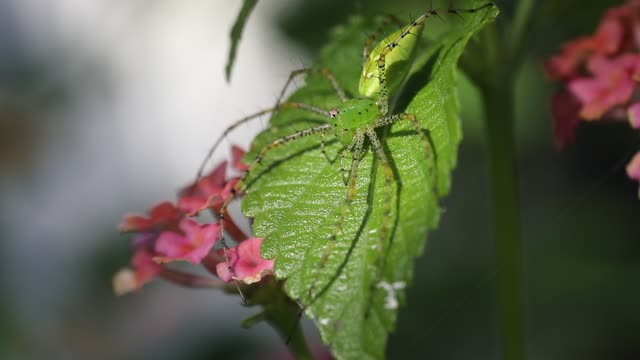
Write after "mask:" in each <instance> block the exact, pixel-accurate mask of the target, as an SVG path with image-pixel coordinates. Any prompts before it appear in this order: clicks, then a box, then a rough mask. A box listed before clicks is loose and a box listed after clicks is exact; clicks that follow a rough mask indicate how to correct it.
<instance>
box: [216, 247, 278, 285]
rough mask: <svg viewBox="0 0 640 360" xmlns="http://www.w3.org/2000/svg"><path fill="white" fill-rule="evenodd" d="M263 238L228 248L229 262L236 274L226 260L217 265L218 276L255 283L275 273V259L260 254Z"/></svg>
mask: <svg viewBox="0 0 640 360" xmlns="http://www.w3.org/2000/svg"><path fill="white" fill-rule="evenodd" d="M262 240H263V239H262V238H251V239H247V240H245V241H243V242H241V243H240V244H238V246H236V247H235V248H231V249H229V250H227V256H228V258H229V264H231V267H232V268H233V272H234V274H231V273H230V272H229V269H228V268H227V263H226V261H222V262H220V263H218V265H217V266H216V271H217V273H218V276H219V277H220V278H221V279H222V280H224V281H226V282H229V281H231V280H232V279H235V280H240V281H242V282H244V283H245V284H253V283H256V282H258V281H260V280H262V277H264V276H267V275H271V274H273V264H274V262H275V260H266V259H264V258H263V257H262V255H260V245H261V244H262ZM220 251H222V250H220Z"/></svg>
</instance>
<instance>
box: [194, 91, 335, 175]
mask: <svg viewBox="0 0 640 360" xmlns="http://www.w3.org/2000/svg"><path fill="white" fill-rule="evenodd" d="M281 109H301V110H307V111H310V112H313V113H316V114H320V115H323V116H328V112H327V111H325V110H322V109H320V108H317V107H314V106H311V105H307V104H304V103H298V102H284V103H281V104H279V105H278V106H275V107H272V108H269V109H265V110H261V111H258V112H257V113H254V114H251V115H249V116H246V117H243V118H242V119H240V120H238V121H236V122H234V123H233V124H231V125H230V126H229V127H228V128H226V129H225V130H224V131H223V132H222V135H220V136H219V137H218V139H217V140H216V142H215V143H213V146H212V147H211V148H210V149H209V151H208V152H207V155H206V156H205V157H204V160H203V161H202V163H201V164H200V167H199V168H198V172H197V173H196V180H195V182H198V180H200V178H201V177H202V173H203V172H204V169H205V167H206V166H207V163H208V162H209V160H210V159H211V156H213V154H214V153H215V151H216V150H217V149H218V146H220V144H221V143H222V140H224V139H225V138H226V137H227V135H229V133H230V132H231V131H233V130H234V129H235V128H237V127H238V126H240V125H242V124H245V123H247V122H249V121H251V120H254V119H257V118H259V117H260V116H263V115H266V114H270V113H275V112H277V111H279V110H281Z"/></svg>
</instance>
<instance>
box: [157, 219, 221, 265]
mask: <svg viewBox="0 0 640 360" xmlns="http://www.w3.org/2000/svg"><path fill="white" fill-rule="evenodd" d="M180 230H181V232H180V233H177V232H174V231H164V232H162V233H161V234H160V235H159V236H158V239H157V240H156V242H155V252H156V253H157V254H159V256H155V257H154V258H153V260H154V261H156V262H159V263H166V262H171V261H175V260H184V261H188V262H190V263H193V264H199V263H200V262H201V261H202V259H204V258H205V257H206V256H207V255H208V254H209V252H210V251H211V249H212V248H213V246H214V245H215V244H216V242H217V241H218V238H219V237H218V236H219V231H220V225H219V224H218V223H215V224H205V225H200V224H198V223H196V222H195V221H193V220H191V219H182V221H180Z"/></svg>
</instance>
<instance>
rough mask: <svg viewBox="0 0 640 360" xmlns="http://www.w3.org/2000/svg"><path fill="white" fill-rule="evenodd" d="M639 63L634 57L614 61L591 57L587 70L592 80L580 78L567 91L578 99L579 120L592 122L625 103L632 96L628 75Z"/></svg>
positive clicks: (627, 56) (569, 85) (632, 86)
mask: <svg viewBox="0 0 640 360" xmlns="http://www.w3.org/2000/svg"><path fill="white" fill-rule="evenodd" d="M638 63H640V62H639V58H638V56H635V55H622V56H620V57H617V58H614V59H611V60H609V59H607V58H604V57H602V56H594V57H592V58H591V59H590V60H589V63H588V69H589V70H590V71H591V73H592V74H593V77H580V78H576V79H573V80H571V81H570V82H569V84H568V88H569V90H570V91H571V92H572V93H573V94H574V95H575V96H576V97H577V98H578V99H579V100H580V102H581V103H582V108H581V109H580V114H579V115H580V117H581V118H583V119H585V120H596V119H599V118H601V117H602V116H603V115H604V114H605V113H606V112H608V111H610V110H612V109H613V108H614V107H615V106H618V105H623V104H625V103H626V102H627V101H628V100H629V99H630V98H631V94H632V93H633V89H634V88H635V85H636V84H635V81H634V80H633V79H632V75H633V74H634V73H635V69H636V67H637V64H638Z"/></svg>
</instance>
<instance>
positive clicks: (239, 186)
mask: <svg viewBox="0 0 640 360" xmlns="http://www.w3.org/2000/svg"><path fill="white" fill-rule="evenodd" d="M299 109H305V110H308V109H309V108H305V107H299ZM314 109H315V108H314ZM314 112H316V111H315V110H314ZM324 114H325V115H326V116H327V117H328V116H329V114H328V112H324ZM332 130H333V126H331V124H323V125H319V126H316V127H312V128H309V129H305V130H301V131H298V132H296V133H294V134H290V135H287V136H284V137H281V138H279V139H276V140H274V141H272V142H271V143H270V144H268V145H267V146H265V147H263V148H262V150H260V154H258V157H257V158H256V159H255V160H254V161H253V162H252V163H251V165H249V168H248V169H247V171H245V173H244V174H243V175H242V177H240V180H238V182H236V184H235V185H234V186H233V188H232V189H231V193H230V194H229V196H228V197H227V199H226V200H225V201H224V203H223V204H222V207H221V208H220V213H219V215H218V216H219V218H220V243H221V244H222V248H223V249H224V250H223V251H224V257H225V261H226V265H227V270H229V273H230V274H231V275H232V276H233V277H234V282H235V284H236V287H237V288H238V291H239V292H240V296H241V297H242V299H243V301H245V300H244V296H243V295H242V292H241V290H240V285H239V283H238V280H237V279H235V272H234V270H233V267H232V266H231V263H229V258H228V256H227V250H228V249H229V246H228V245H227V242H226V240H225V237H224V224H225V216H226V214H227V209H228V207H229V204H231V201H232V200H233V199H234V198H235V197H236V195H237V194H238V193H240V192H242V190H243V187H244V184H245V182H246V180H247V177H248V176H249V175H250V174H251V173H252V172H253V171H254V170H255V169H256V168H257V167H258V165H259V164H260V162H261V161H262V159H264V157H265V156H266V155H267V153H269V151H271V150H273V149H274V148H276V147H278V146H280V145H282V144H286V143H288V142H291V141H294V140H297V139H300V138H302V137H306V136H309V135H313V134H317V133H327V132H329V131H332ZM245 302H246V301H245Z"/></svg>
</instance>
